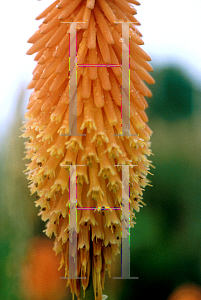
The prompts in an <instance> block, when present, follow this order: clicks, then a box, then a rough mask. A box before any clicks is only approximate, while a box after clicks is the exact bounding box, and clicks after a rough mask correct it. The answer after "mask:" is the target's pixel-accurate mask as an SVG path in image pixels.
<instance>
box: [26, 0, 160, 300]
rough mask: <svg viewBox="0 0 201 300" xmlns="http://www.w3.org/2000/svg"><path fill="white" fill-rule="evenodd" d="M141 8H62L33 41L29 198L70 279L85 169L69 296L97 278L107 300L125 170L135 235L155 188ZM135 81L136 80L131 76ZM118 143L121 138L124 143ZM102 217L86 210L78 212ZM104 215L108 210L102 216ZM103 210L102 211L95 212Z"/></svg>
mask: <svg viewBox="0 0 201 300" xmlns="http://www.w3.org/2000/svg"><path fill="white" fill-rule="evenodd" d="M135 5H139V2H138V1H136V0H130V1H127V0H96V1H95V0H87V1H86V0H85V1H84V0H60V1H59V0H56V1H54V2H53V3H52V4H51V5H50V6H49V7H48V8H47V9H46V10H45V11H43V12H42V13H41V14H40V15H39V16H38V17H37V20H39V19H44V21H43V23H42V24H41V25H40V26H39V29H38V31H37V32H36V33H35V34H34V35H33V36H32V37H31V38H30V39H29V40H28V42H29V43H32V44H33V45H32V47H31V48H30V49H29V51H28V52H27V54H29V55H31V54H34V53H37V54H36V56H35V61H37V65H36V68H35V69H34V72H33V79H32V81H31V82H30V84H29V86H28V88H29V89H34V90H33V92H32V94H31V96H30V99H29V104H28V107H27V109H28V112H27V113H26V118H28V120H27V122H26V123H25V126H24V127H25V132H24V134H23V136H24V137H26V138H27V137H28V138H29V140H28V142H26V149H27V154H26V158H27V159H31V162H30V163H29V164H28V165H27V170H26V171H27V177H28V179H29V180H30V185H29V187H30V190H31V194H34V193H37V197H38V200H37V201H36V206H40V208H41V210H40V213H39V214H40V215H41V218H42V220H44V221H48V222H47V229H46V234H47V236H49V237H51V236H52V235H55V243H54V250H55V251H56V253H61V266H63V265H64V267H65V271H66V276H67V277H68V276H69V259H68V257H69V203H70V198H69V187H70V183H69V172H70V167H68V165H78V166H77V168H76V170H77V249H74V250H75V252H76V253H77V274H78V276H80V277H85V278H82V279H81V280H77V279H68V283H69V284H70V288H71V292H72V293H73V294H74V293H75V294H76V296H77V297H78V298H79V295H80V282H81V285H82V287H83V289H84V290H86V288H87V286H88V282H89V276H90V273H91V270H92V277H93V287H94V297H95V299H96V300H102V289H103V288H104V281H105V270H108V271H109V273H110V266H111V262H112V257H114V256H115V255H116V254H117V253H119V252H120V251H119V248H120V245H121V237H122V236H123V237H124V236H126V234H127V230H126V229H125V228H123V227H122V222H121V218H122V210H114V209H111V208H115V207H116V208H117V207H121V204H122V167H121V166H120V165H130V166H131V167H130V168H129V170H130V171H129V174H130V214H131V220H130V226H132V227H133V226H134V220H133V219H134V218H135V211H137V212H138V211H139V209H140V207H141V206H142V204H143V201H142V194H143V189H144V187H145V186H146V185H147V184H149V180H148V179H147V178H146V177H147V174H148V173H149V167H150V165H151V164H150V163H151V162H150V161H149V160H148V158H147V157H148V156H149V155H150V154H151V150H150V136H151V134H152V131H151V129H150V128H149V127H148V125H147V122H148V118H147V115H146V113H145V109H146V108H147V106H148V105H147V101H146V99H145V97H151V95H152V94H151V91H150V90H149V88H148V87H147V86H146V84H145V83H144V81H146V82H147V83H149V84H152V83H154V80H153V78H152V77H151V75H150V74H149V73H148V72H149V71H152V67H151V66H150V64H149V63H148V61H150V60H151V59H150V57H149V56H148V55H147V54H146V53H145V52H144V51H143V50H142V48H141V47H140V46H141V45H143V41H142V39H141V36H142V35H141V33H140V32H139V30H138V29H137V26H138V25H140V23H139V22H138V21H137V19H136V18H135V16H134V15H135V14H136V9H135V7H134V6H135ZM68 22H78V23H77V64H78V65H81V64H82V65H86V64H90V65H91V64H93V65H95V66H93V67H85V66H77V131H78V134H79V135H77V136H70V135H68V134H69V79H70V77H69V72H68V71H69V45H70V44H69V43H70V40H69V37H70V23H68ZM117 22H132V23H130V29H129V34H130V133H131V134H132V135H130V136H129V135H125V136H123V135H122V126H121V123H122V120H121V104H122V96H121V85H122V68H121V66H119V67H115V66H113V67H112V66H108V67H105V66H102V67H98V66H97V65H100V64H102V65H116V64H119V65H121V55H122V52H121V51H122V24H120V23H117ZM128 78H129V77H128ZM118 134H119V135H118ZM83 207H85V208H93V207H96V209H79V208H83ZM101 207H104V208H105V210H103V209H100V208H101ZM97 208H98V209H97ZM107 208H110V209H107Z"/></svg>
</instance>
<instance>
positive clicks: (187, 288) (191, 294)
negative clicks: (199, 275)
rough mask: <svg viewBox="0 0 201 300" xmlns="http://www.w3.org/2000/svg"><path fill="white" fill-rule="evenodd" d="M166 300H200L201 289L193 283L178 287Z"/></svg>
mask: <svg viewBox="0 0 201 300" xmlns="http://www.w3.org/2000/svg"><path fill="white" fill-rule="evenodd" d="M168 300H201V287H200V286H198V285H196V284H194V283H187V284H182V285H180V286H178V287H177V288H176V289H175V290H174V291H173V292H172V294H171V295H170V296H169V297H168Z"/></svg>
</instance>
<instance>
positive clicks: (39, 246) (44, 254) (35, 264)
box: [21, 238, 67, 300]
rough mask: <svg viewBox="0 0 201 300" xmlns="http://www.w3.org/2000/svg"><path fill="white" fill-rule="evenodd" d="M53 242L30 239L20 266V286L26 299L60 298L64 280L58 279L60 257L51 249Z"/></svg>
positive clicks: (59, 299)
mask: <svg viewBox="0 0 201 300" xmlns="http://www.w3.org/2000/svg"><path fill="white" fill-rule="evenodd" d="M52 247H53V242H52V241H51V240H47V239H45V238H34V239H33V240H31V242H30V245H29V249H28V252H27V257H26V260H25V262H24V264H23V266H22V276H21V288H22V294H23V296H24V297H25V299H26V300H61V299H63V297H64V295H65V293H66V292H67V290H66V281H65V280H62V279H60V277H61V276H64V272H62V271H61V270H60V271H58V268H59V265H60V258H59V257H58V256H56V255H55V253H54V252H53V251H52Z"/></svg>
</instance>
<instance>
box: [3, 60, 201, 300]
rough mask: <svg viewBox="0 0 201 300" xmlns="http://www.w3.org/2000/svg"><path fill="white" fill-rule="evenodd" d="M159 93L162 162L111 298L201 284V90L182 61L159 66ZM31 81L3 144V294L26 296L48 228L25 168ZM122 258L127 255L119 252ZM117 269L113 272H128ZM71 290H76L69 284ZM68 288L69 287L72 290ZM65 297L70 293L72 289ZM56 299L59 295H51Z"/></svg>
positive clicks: (157, 146) (154, 124) (13, 299)
mask: <svg viewBox="0 0 201 300" xmlns="http://www.w3.org/2000/svg"><path fill="white" fill-rule="evenodd" d="M153 76H154V78H155V80H156V84H155V86H151V90H152V91H153V95H154V96H153V98H151V99H148V103H149V108H148V109H147V114H148V117H149V126H150V127H151V129H152V130H153V132H154V133H153V136H152V139H151V141H152V150H153V153H154V156H151V158H150V159H151V160H152V161H153V165H154V166H155V167H156V169H155V170H154V169H152V170H151V172H152V173H154V176H151V175H150V176H149V179H150V180H151V181H152V184H153V187H147V188H146V190H145V193H144V202H145V203H146V204H147V205H146V207H143V208H142V209H141V210H140V213H137V214H136V216H137V224H136V225H135V228H134V229H132V230H131V268H130V273H131V276H134V277H136V276H137V277H139V279H138V280H120V281H119V280H116V281H115V280H112V279H109V278H108V275H106V284H105V290H104V293H105V294H106V295H108V296H109V298H108V299H117V300H121V299H124V298H125V297H126V298H127V300H129V299H136V300H141V299H146V298H149V297H150V296H153V297H154V299H160V300H165V299H167V297H168V295H170V293H171V292H172V291H173V290H174V288H176V287H177V286H178V285H180V284H182V283H187V282H194V283H196V284H201V222H200V215H201V201H200V199H201V188H200V181H201V171H200V169H201V155H200V151H201V117H200V116H201V103H200V99H201V90H200V89H199V88H198V86H196V85H195V83H194V82H193V81H192V80H191V78H189V77H188V76H187V74H186V73H185V72H184V71H183V69H181V68H180V67H179V66H173V65H168V66H163V67H160V68H158V67H155V68H154V73H153ZM23 91H24V87H22V89H21V92H19V94H18V95H17V97H16V103H17V106H16V109H15V114H14V116H13V117H12V121H11V123H10V125H9V127H8V129H7V130H6V132H5V134H4V136H3V137H2V138H1V141H0V143H1V145H0V168H1V170H0V186H1V193H0V197H1V198H0V201H1V210H0V224H1V239H0V299H3V300H21V299H24V298H22V295H21V292H20V274H21V265H22V263H23V260H24V258H25V257H26V251H27V247H28V245H29V241H30V240H31V238H32V237H33V236H35V235H41V234H43V233H42V230H43V229H44V224H43V223H41V221H40V218H39V217H37V212H38V209H36V208H35V206H34V201H35V195H34V196H32V197H30V196H29V189H28V187H27V185H28V181H27V180H26V178H25V175H24V173H23V170H24V169H25V165H24V164H25V163H27V161H24V160H22V158H23V157H24V153H23V152H24V145H23V143H24V141H25V140H24V139H22V138H21V139H20V138H19V136H20V135H21V134H22V133H21V131H20V129H19V128H20V127H22V120H23V112H24V107H25V106H26V105H25V103H28V99H25V98H26V97H24V93H23ZM119 258H120V257H119ZM119 258H118V259H116V264H118V266H119V267H118V269H115V268H114V272H112V274H111V275H112V277H113V276H114V277H115V276H120V261H119ZM67 291H68V292H69V289H68V290H67ZM68 292H67V294H68ZM65 299H68V296H66V298H65ZM50 300H51V299H50ZM87 300H88V299H87Z"/></svg>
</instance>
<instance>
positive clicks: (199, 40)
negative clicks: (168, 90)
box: [0, 0, 201, 133]
mask: <svg viewBox="0 0 201 300" xmlns="http://www.w3.org/2000/svg"><path fill="white" fill-rule="evenodd" d="M139 1H140V0H139ZM52 2H53V1H52V0H41V1H37V0H9V1H8V0H7V1H3V0H1V5H0V28H1V34H0V45H1V47H0V57H1V61H0V68H1V69H0V93H1V94H0V95H1V97H0V133H2V132H5V130H6V129H5V125H7V124H8V125H9V123H10V121H11V118H12V112H13V108H15V101H16V98H17V96H18V93H19V87H21V86H22V85H23V86H24V88H25V87H26V86H27V85H28V83H29V81H30V80H31V78H32V71H33V69H34V67H35V62H34V61H33V58H34V55H33V56H28V55H26V54H25V53H26V51H27V50H28V49H29V48H30V46H31V44H27V40H28V38H29V37H30V36H31V35H32V34H33V33H34V32H35V31H36V30H37V28H38V26H39V25H40V23H41V20H40V21H36V20H35V17H36V16H37V15H38V14H39V13H40V12H42V11H43V10H44V9H45V8H46V7H47V6H49V5H50V4H51V3H52ZM140 2H141V6H138V7H137V11H138V14H137V19H138V20H139V21H140V22H141V24H142V25H141V26H140V27H138V28H139V30H140V31H141V33H142V34H143V40H144V42H145V45H144V46H143V49H144V50H145V51H146V52H147V53H148V54H149V55H150V56H151V57H152V61H153V65H158V66H160V65H161V66H162V65H163V63H176V64H177V65H179V66H181V67H182V68H183V69H184V70H186V72H187V74H189V76H191V77H192V78H193V79H195V81H196V83H197V86H198V87H199V86H200V85H201V33H200V30H201V21H200V12H201V0H191V1H186V0H174V1H172V2H171V1H165V0H152V1H151V0H141V1H140ZM153 75H154V73H153ZM26 96H27V103H28V97H29V92H26Z"/></svg>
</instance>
